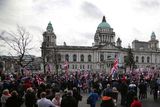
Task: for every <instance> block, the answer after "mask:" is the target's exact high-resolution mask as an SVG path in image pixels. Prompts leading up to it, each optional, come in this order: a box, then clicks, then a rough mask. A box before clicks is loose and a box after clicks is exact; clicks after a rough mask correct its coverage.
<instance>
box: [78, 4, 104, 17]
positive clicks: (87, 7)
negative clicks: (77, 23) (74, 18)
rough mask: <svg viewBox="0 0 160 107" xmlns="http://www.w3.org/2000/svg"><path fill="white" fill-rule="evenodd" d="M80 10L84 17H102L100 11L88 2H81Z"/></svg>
mask: <svg viewBox="0 0 160 107" xmlns="http://www.w3.org/2000/svg"><path fill="white" fill-rule="evenodd" d="M81 9H82V11H83V12H84V13H85V15H88V16H90V17H92V18H100V17H102V16H103V13H102V11H101V10H100V9H99V8H98V7H97V6H96V5H94V4H92V3H89V2H83V4H82V5H81Z"/></svg>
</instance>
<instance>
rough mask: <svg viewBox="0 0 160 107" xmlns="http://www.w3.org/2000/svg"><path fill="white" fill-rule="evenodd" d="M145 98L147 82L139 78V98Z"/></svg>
mask: <svg viewBox="0 0 160 107" xmlns="http://www.w3.org/2000/svg"><path fill="white" fill-rule="evenodd" d="M144 98H147V84H146V83H145V82H144V80H141V82H140V84H139V99H144Z"/></svg>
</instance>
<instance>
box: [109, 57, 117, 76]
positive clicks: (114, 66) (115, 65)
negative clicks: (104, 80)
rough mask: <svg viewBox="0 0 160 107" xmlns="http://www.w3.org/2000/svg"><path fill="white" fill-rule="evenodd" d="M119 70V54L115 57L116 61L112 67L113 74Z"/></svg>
mask: <svg viewBox="0 0 160 107" xmlns="http://www.w3.org/2000/svg"><path fill="white" fill-rule="evenodd" d="M117 70H118V57H117V55H116V56H115V59H114V63H113V67H112V69H111V73H110V74H111V75H114V73H115V72H116V71H117Z"/></svg>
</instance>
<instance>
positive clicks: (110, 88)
mask: <svg viewBox="0 0 160 107" xmlns="http://www.w3.org/2000/svg"><path fill="white" fill-rule="evenodd" d="M106 95H109V96H110V97H111V96H112V87H111V85H110V84H107V87H106V88H105V89H104V90H103V92H102V96H106Z"/></svg>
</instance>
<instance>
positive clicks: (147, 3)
mask: <svg viewBox="0 0 160 107" xmlns="http://www.w3.org/2000/svg"><path fill="white" fill-rule="evenodd" d="M140 5H141V6H142V7H145V8H159V7H160V1H159V0H141V1H140Z"/></svg>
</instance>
